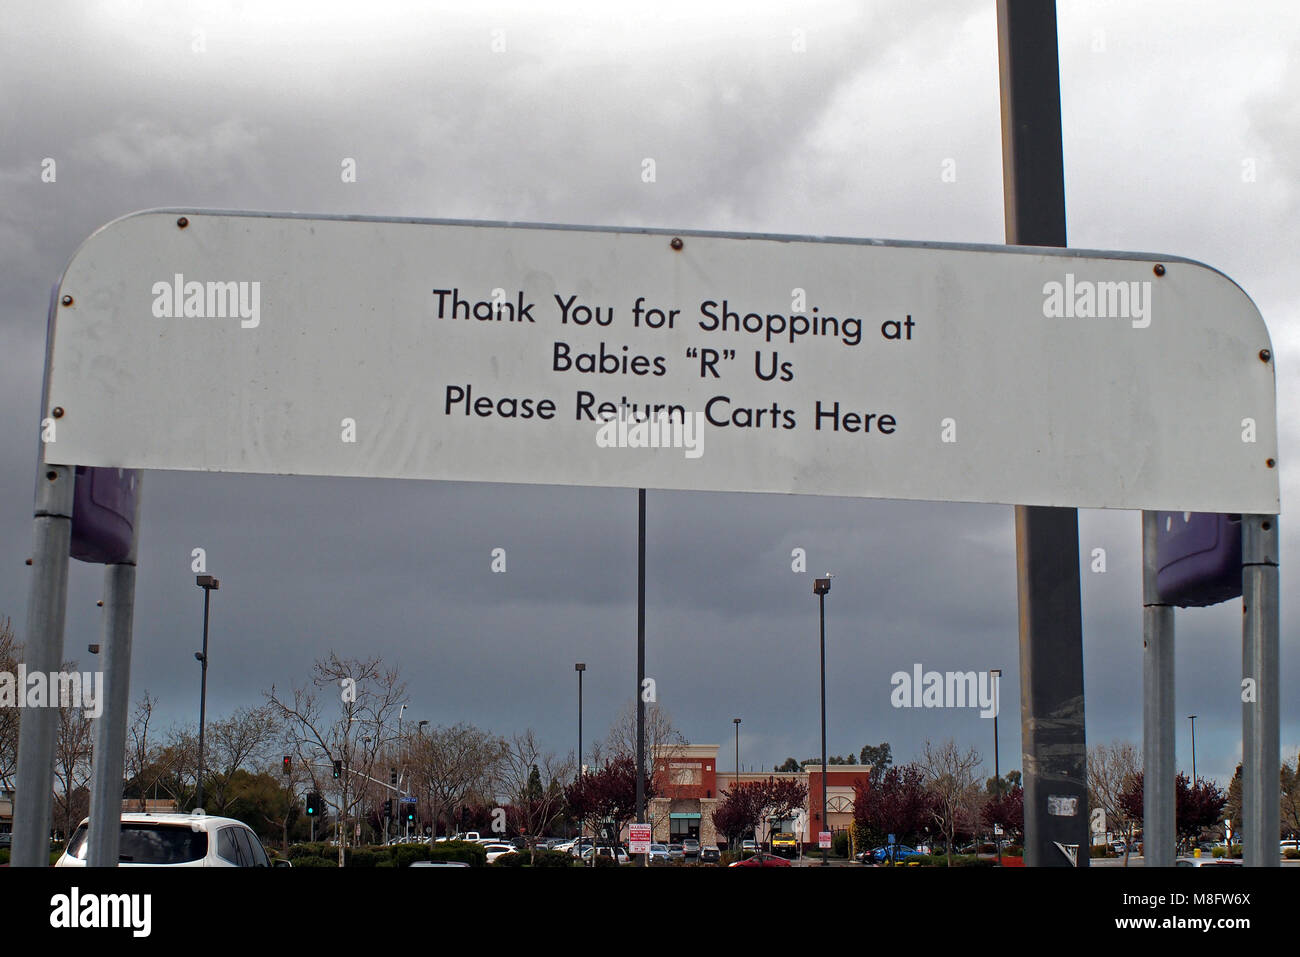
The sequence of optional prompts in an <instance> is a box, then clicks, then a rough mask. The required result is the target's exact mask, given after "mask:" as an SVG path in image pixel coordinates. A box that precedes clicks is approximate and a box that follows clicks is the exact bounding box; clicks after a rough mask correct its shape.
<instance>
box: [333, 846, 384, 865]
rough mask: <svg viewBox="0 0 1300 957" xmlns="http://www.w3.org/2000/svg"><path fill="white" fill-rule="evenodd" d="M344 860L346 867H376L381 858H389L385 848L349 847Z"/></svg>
mask: <svg viewBox="0 0 1300 957" xmlns="http://www.w3.org/2000/svg"><path fill="white" fill-rule="evenodd" d="M344 860H345V861H347V866H348V867H378V866H379V862H380V861H381V860H383V861H386V860H389V854H388V849H387V848H378V847H349V848H348V852H347V857H345V858H344Z"/></svg>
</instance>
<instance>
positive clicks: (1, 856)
mask: <svg viewBox="0 0 1300 957" xmlns="http://www.w3.org/2000/svg"><path fill="white" fill-rule="evenodd" d="M8 863H9V848H7V847H0V864H8Z"/></svg>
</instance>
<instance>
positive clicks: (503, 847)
mask: <svg viewBox="0 0 1300 957" xmlns="http://www.w3.org/2000/svg"><path fill="white" fill-rule="evenodd" d="M483 849H484V850H486V851H487V862H488V863H489V864H494V863H496V859H497V858H498V857H500V856H501V855H503V854H514V853H515V851H516V848H515V846H514V845H513V844H502V843H500V842H494V843H492V844H484V845H483Z"/></svg>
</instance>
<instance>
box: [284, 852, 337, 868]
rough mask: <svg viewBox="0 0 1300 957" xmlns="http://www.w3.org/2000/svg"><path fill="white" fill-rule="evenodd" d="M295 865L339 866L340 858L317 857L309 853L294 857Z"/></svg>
mask: <svg viewBox="0 0 1300 957" xmlns="http://www.w3.org/2000/svg"><path fill="white" fill-rule="evenodd" d="M293 866H294V867H338V866H339V860H338V858H337V857H317V856H316V855H314V854H309V855H306V856H303V857H295V858H294V859H293Z"/></svg>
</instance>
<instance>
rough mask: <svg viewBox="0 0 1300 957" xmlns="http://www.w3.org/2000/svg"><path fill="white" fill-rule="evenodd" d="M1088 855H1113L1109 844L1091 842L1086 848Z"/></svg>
mask: <svg viewBox="0 0 1300 957" xmlns="http://www.w3.org/2000/svg"><path fill="white" fill-rule="evenodd" d="M1088 856H1089V857H1114V856H1115V855H1114V854H1113V853H1112V852H1111V849H1110V846H1109V845H1106V844H1093V845H1092V846H1091V847H1089V848H1088Z"/></svg>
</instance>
